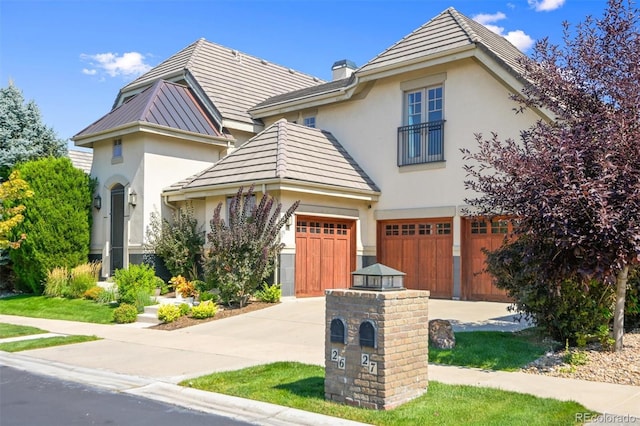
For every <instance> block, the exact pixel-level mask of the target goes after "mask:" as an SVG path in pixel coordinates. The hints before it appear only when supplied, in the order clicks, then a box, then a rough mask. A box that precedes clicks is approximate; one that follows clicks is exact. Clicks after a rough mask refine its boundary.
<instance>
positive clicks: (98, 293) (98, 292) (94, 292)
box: [82, 285, 105, 300]
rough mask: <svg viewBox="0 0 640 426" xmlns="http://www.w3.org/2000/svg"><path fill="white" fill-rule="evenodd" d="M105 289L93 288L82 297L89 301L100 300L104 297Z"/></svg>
mask: <svg viewBox="0 0 640 426" xmlns="http://www.w3.org/2000/svg"><path fill="white" fill-rule="evenodd" d="M104 292H105V290H104V288H102V287H100V286H97V285H95V286H93V287H91V288H90V289H89V290H87V291H85V292H84V294H83V295H82V297H84V298H85V299H89V300H98V299H100V298H101V297H102V293H104Z"/></svg>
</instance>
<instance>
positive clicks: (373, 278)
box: [351, 263, 407, 291]
mask: <svg viewBox="0 0 640 426" xmlns="http://www.w3.org/2000/svg"><path fill="white" fill-rule="evenodd" d="M405 275H407V274H405V273H404V272H400V271H397V270H395V269H393V268H389V267H388V266H385V265H383V264H381V263H376V264H375V265H371V266H367V267H366V268H362V269H359V270H357V271H354V272H352V273H351V276H352V277H353V284H352V286H351V288H355V289H359V290H374V291H388V290H404V289H405V288H404V285H403V282H404V276H405Z"/></svg>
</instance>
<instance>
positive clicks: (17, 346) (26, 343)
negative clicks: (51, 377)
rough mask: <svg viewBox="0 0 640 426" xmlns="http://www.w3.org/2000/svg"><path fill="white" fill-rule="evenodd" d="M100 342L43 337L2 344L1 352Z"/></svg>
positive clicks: (88, 337) (0, 345) (72, 338)
mask: <svg viewBox="0 0 640 426" xmlns="http://www.w3.org/2000/svg"><path fill="white" fill-rule="evenodd" d="M93 340H99V339H98V337H96V336H57V337H43V338H41V339H29V340H19V341H17V342H6V343H0V351H4V352H20V351H29V350H31V349H42V348H49V347H51V346H61V345H71V344H74V343H84V342H91V341H93Z"/></svg>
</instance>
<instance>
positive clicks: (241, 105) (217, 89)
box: [120, 39, 323, 124]
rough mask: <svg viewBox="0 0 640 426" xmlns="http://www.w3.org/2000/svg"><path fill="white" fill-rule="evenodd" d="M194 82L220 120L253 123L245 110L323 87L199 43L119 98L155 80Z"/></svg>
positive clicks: (261, 61) (282, 69)
mask: <svg viewBox="0 0 640 426" xmlns="http://www.w3.org/2000/svg"><path fill="white" fill-rule="evenodd" d="M178 76H183V77H184V78H185V79H188V77H189V76H191V77H193V79H195V82H196V84H197V85H198V86H199V88H201V89H202V90H203V91H204V93H205V94H206V96H207V97H208V98H209V100H210V101H211V102H212V104H213V105H214V106H215V108H216V109H217V110H218V111H219V112H220V114H221V115H222V118H223V119H227V120H234V121H239V122H245V123H249V124H253V123H255V121H254V120H253V118H252V117H251V116H250V115H249V113H248V112H247V110H248V109H249V108H251V107H252V106H254V105H256V104H258V103H260V102H262V101H264V100H265V99H267V98H269V97H272V96H276V95H279V94H282V93H287V92H291V91H294V90H299V89H304V88H307V87H311V86H315V85H317V84H321V83H323V81H322V80H320V79H318V78H316V77H313V76H311V75H308V74H303V73H300V72H297V71H294V70H292V69H290V68H286V67H283V66H280V65H277V64H273V63H270V62H267V61H265V60H264V59H260V58H257V57H255V56H251V55H248V54H246V53H242V52H239V51H237V50H234V49H230V48H228V47H224V46H221V45H219V44H215V43H212V42H209V41H207V40H205V39H200V40H198V41H196V42H195V43H193V44H191V45H190V46H188V47H186V48H185V49H183V50H181V51H180V52H178V53H176V54H175V55H173V56H172V57H170V58H169V59H167V60H165V61H164V62H162V63H161V64H160V65H158V66H156V67H154V68H153V69H151V70H150V71H148V72H147V73H145V74H143V75H142V76H140V77H139V78H137V79H136V80H134V81H133V82H131V83H129V84H128V85H126V86H125V87H123V88H122V90H121V91H120V96H123V95H125V94H126V93H127V92H130V91H133V90H136V89H138V88H140V87H144V86H145V85H148V84H151V83H152V82H153V81H155V80H157V79H158V78H176V77H178Z"/></svg>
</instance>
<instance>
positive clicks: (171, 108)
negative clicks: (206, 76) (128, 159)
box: [74, 80, 221, 138]
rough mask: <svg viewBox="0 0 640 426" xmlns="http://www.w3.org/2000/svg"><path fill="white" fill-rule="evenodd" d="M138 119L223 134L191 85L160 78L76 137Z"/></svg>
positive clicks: (186, 129)
mask: <svg viewBox="0 0 640 426" xmlns="http://www.w3.org/2000/svg"><path fill="white" fill-rule="evenodd" d="M137 122H147V123H153V124H157V125H160V126H164V127H169V128H172V129H178V130H184V131H187V132H192V133H199V134H202V135H207V136H221V134H220V132H219V131H218V130H217V129H216V127H215V125H214V124H213V122H212V120H210V119H209V117H208V116H207V114H206V113H205V112H204V109H203V108H202V107H201V105H200V104H199V102H198V101H197V100H196V98H195V96H194V94H193V92H192V90H191V89H189V88H187V87H185V86H182V85H179V84H175V83H170V82H168V81H164V80H158V81H156V82H155V83H154V85H153V86H151V87H148V88H147V89H145V90H144V91H142V92H140V93H139V94H137V95H136V96H134V97H132V98H131V99H128V100H127V101H126V102H125V103H123V104H122V105H120V106H119V107H117V108H115V109H113V110H111V112H109V113H108V114H106V115H105V116H103V117H102V118H100V119H99V120H97V121H96V122H94V123H93V124H91V125H89V126H88V127H86V128H85V129H84V130H82V131H80V132H79V133H78V134H77V135H75V136H74V138H77V137H82V136H88V135H92V134H95V133H100V132H104V131H107V130H110V129H114V128H117V127H120V126H124V125H126V124H133V123H137Z"/></svg>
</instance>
